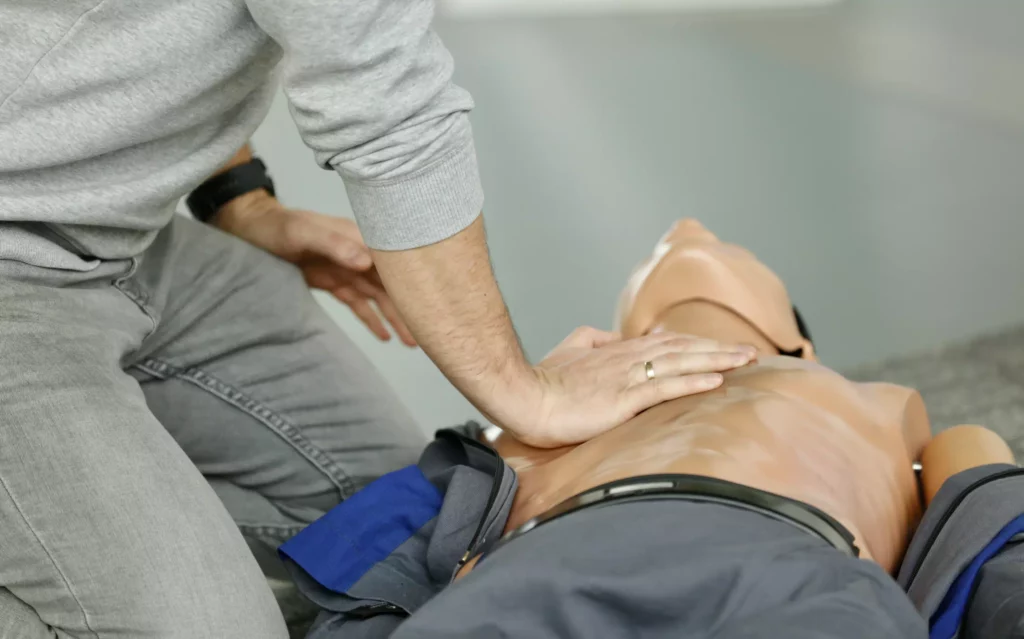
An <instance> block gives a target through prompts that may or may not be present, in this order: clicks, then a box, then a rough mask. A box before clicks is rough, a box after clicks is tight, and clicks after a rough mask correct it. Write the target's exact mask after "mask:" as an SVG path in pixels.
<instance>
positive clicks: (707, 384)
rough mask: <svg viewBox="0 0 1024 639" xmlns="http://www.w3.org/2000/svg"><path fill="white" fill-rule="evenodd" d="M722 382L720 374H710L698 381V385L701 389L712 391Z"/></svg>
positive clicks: (722, 378)
mask: <svg viewBox="0 0 1024 639" xmlns="http://www.w3.org/2000/svg"><path fill="white" fill-rule="evenodd" d="M724 381H725V378H724V377H722V375H721V374H720V373H711V374H710V375H705V376H704V378H703V379H701V380H700V385H701V388H707V389H712V388H718V387H719V386H721V385H722V382H724Z"/></svg>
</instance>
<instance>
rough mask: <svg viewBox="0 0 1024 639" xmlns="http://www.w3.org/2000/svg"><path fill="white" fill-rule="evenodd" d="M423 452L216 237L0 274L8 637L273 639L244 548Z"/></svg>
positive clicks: (287, 300)
mask: <svg viewBox="0 0 1024 639" xmlns="http://www.w3.org/2000/svg"><path fill="white" fill-rule="evenodd" d="M3 231H4V229H3V228H2V226H0V242H2V241H3ZM54 250H55V251H58V250H66V249H63V248H58V246H57V245H56V244H55V248H54ZM424 445H425V438H424V435H423V434H422V433H420V432H419V430H418V429H417V428H416V427H415V425H414V423H413V421H412V420H411V419H410V418H409V416H408V415H407V414H406V413H405V411H404V409H403V408H402V407H401V404H400V403H399V402H398V401H397V399H396V398H395V397H394V396H393V395H392V393H391V392H390V390H389V389H388V387H387V385H386V384H385V383H384V382H383V381H382V380H381V379H380V377H379V376H378V374H377V373H376V372H375V371H374V369H373V367H372V365H371V364H370V363H369V362H368V361H367V360H366V359H365V358H364V357H363V356H362V355H361V354H360V353H359V352H358V350H357V349H356V348H355V347H354V346H353V344H352V343H351V342H349V341H348V340H347V339H346V338H345V336H344V335H343V334H342V333H341V332H340V330H339V329H338V328H337V326H336V325H335V324H334V323H333V322H331V321H330V319H329V318H328V317H327V316H326V315H325V314H324V313H323V312H322V310H321V309H320V308H319V307H318V305H317V304H316V302H315V301H314V300H313V298H312V297H311V295H310V293H309V291H308V289H307V287H306V286H305V283H304V282H303V281H302V278H301V276H300V274H299V273H298V272H297V271H296V270H295V269H294V268H292V267H291V266H289V265H286V264H284V263H282V262H280V261H278V260H276V259H274V258H272V257H271V256H269V255H268V254H265V253H263V252H261V251H259V250H257V249H255V248H253V247H250V246H249V245H247V244H245V243H243V242H240V241H238V240H236V239H234V238H232V237H229V236H227V235H225V234H222V233H220V232H218V231H216V230H213V229H210V228H207V227H205V226H202V225H200V224H198V223H196V222H193V221H191V220H188V219H185V218H180V217H176V218H175V220H174V222H173V223H172V224H171V225H170V226H169V227H168V228H166V229H164V231H162V232H161V234H160V235H159V236H158V238H157V240H156V242H155V243H154V244H153V245H152V247H151V248H150V249H149V250H147V251H146V253H145V254H143V255H142V256H140V257H139V258H137V259H133V260H123V261H105V262H102V263H100V264H99V265H98V266H97V267H96V268H93V269H92V270H90V271H87V272H84V271H74V270H58V269H53V268H47V267H46V265H39V264H36V265H29V264H24V263H21V262H14V261H10V260H7V261H4V260H0V637H3V638H4V639H7V638H12V637H17V638H19V639H22V638H26V639H28V638H30V639H37V638H42V637H82V638H84V637H93V638H107V637H161V638H164V637H181V638H183V639H184V638H188V639H200V638H205V637H209V638H211V639H214V638H215V639H232V638H238V639H243V638H244V639H263V638H281V637H285V636H286V631H285V628H284V624H283V621H282V617H281V614H280V612H279V610H278V607H277V605H276V603H275V601H274V599H273V596H272V594H271V592H270V589H269V587H268V585H267V582H266V580H265V579H264V577H263V574H262V571H261V569H260V565H259V564H258V563H257V561H256V560H255V558H254V554H253V552H252V551H251V550H250V548H251V549H253V550H256V551H257V554H259V551H260V550H261V549H263V550H264V551H266V552H264V554H265V555H266V556H272V553H271V552H270V550H271V549H272V548H273V547H275V546H276V545H277V544H279V543H280V542H281V541H283V540H285V539H287V538H288V537H290V536H291V535H293V534H294V533H295V532H297V531H298V530H299V529H300V528H302V527H303V526H304V525H305V524H307V523H309V522H311V521H312V520H314V519H315V518H317V517H318V516H319V515H320V514H322V513H323V512H325V511H326V510H328V509H330V508H331V507H332V506H334V505H336V504H337V503H338V502H339V501H340V500H343V499H345V498H346V497H347V496H348V495H350V494H352V493H353V492H354V491H355V490H357V489H358V488H359V487H360V486H362V485H363V484H365V483H368V482H369V481H371V480H372V479H374V478H376V477H378V476H380V475H381V474H383V473H385V472H388V471H390V470H393V469H395V468H398V467H401V466H404V465H407V464H410V463H414V462H415V461H416V458H417V457H418V455H419V453H420V452H421V450H422V448H423V446H424Z"/></svg>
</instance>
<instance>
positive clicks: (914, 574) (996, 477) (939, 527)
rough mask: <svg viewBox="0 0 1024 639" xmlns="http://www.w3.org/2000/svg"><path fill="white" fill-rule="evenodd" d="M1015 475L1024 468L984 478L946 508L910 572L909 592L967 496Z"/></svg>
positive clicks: (1023, 472)
mask: <svg viewBox="0 0 1024 639" xmlns="http://www.w3.org/2000/svg"><path fill="white" fill-rule="evenodd" d="M1015 475H1024V468H1012V469H1009V470H1004V471H1000V472H998V473H996V474H994V475H989V476H987V477H982V478H981V479H979V480H977V481H975V482H974V483H973V484H970V485H969V486H967V488H965V489H964V490H962V491H961V492H960V494H959V495H957V497H956V499H954V500H953V502H952V503H951V504H950V505H949V507H947V508H946V511H945V512H944V513H942V517H941V518H940V519H939V523H938V525H937V526H936V527H935V528H934V529H933V530H932V534H931V535H929V537H928V541H927V542H925V545H924V547H923V548H922V551H921V553H920V557H919V558H918V560H917V563H916V564H915V565H914V569H913V570H912V571H911V572H910V576H909V577H908V578H907V590H909V589H910V586H911V585H913V583H914V579H916V578H917V573H918V572H920V570H921V566H922V565H923V564H924V560H925V558H926V557H928V553H929V551H931V548H932V546H934V545H935V541H936V540H937V539H938V538H939V535H940V534H941V533H942V529H943V528H944V527H945V526H946V522H948V521H949V519H950V518H951V517H952V516H953V513H954V512H956V509H957V508H959V507H960V504H962V503H963V501H964V500H965V499H967V496H968V495H970V494H971V493H972V492H974V491H975V490H977V489H979V488H981V487H982V486H984V485H985V484H989V483H991V482H994V481H997V480H1000V479H1005V478H1006V477H1013V476H1015Z"/></svg>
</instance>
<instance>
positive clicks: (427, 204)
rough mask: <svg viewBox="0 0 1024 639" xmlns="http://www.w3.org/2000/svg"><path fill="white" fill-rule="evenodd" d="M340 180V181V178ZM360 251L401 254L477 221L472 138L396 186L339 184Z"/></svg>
mask: <svg viewBox="0 0 1024 639" xmlns="http://www.w3.org/2000/svg"><path fill="white" fill-rule="evenodd" d="M343 177H344V176H343ZM345 189H346V191H347V192H348V199H349V202H350V203H351V204H352V211H353V212H354V213H355V216H356V220H358V221H359V230H360V231H361V232H362V234H363V240H364V241H365V242H366V245H367V246H369V247H370V248H373V249H378V250H382V251H401V250H405V249H411V248H418V247H420V246H426V245H428V244H434V243H436V242H440V241H441V240H445V239H448V238H449V237H451V236H453V235H455V234H456V233H458V232H459V231H461V230H463V229H464V228H466V227H467V226H469V225H470V224H471V223H472V222H473V220H475V219H476V218H477V216H479V215H480V212H481V211H482V210H483V205H484V192H483V187H482V186H481V184H480V171H479V169H478V167H477V162H476V149H475V147H474V146H473V138H472V136H467V139H466V140H465V141H464V142H463V144H462V146H460V147H458V148H456V149H455V150H454V151H452V152H450V153H449V154H448V155H447V156H446V157H445V158H444V159H442V160H441V161H440V162H437V163H435V164H432V165H430V166H428V167H426V168H424V169H422V170H420V171H418V172H416V173H414V174H413V175H410V176H408V177H406V178H403V179H401V180H396V181H393V182H384V183H374V182H359V181H355V180H345Z"/></svg>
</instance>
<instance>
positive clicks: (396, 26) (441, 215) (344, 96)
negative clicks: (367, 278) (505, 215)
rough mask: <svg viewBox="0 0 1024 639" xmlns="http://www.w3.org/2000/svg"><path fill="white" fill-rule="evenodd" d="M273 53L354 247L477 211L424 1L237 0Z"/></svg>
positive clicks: (437, 228) (461, 112) (443, 56)
mask: <svg viewBox="0 0 1024 639" xmlns="http://www.w3.org/2000/svg"><path fill="white" fill-rule="evenodd" d="M247 4H248V6H249V10H250V12H251V13H252V15H253V18H254V19H255V20H256V22H257V23H258V24H259V25H260V27H261V28H262V29H263V30H264V31H266V32H267V34H269V35H270V37H271V38H273V39H274V40H276V41H277V42H278V44H280V45H281V47H282V48H283V49H284V51H285V59H284V77H283V81H284V90H285V94H286V95H287V97H288V102H289V106H290V109H291V113H292V117H293V118H294V119H295V123H296V124H297V125H298V128H299V131H300V133H301V134H302V137H303V139H304V140H305V142H306V144H307V145H309V147H310V148H312V149H313V151H314V152H315V154H316V158H317V162H318V163H319V164H320V165H321V166H323V167H325V168H333V169H335V170H336V171H337V172H338V173H339V174H340V175H341V177H342V179H343V180H344V181H345V188H346V190H347V192H348V196H349V200H350V201H351V204H352V209H353V211H354V212H355V215H356V219H357V221H358V222H359V226H360V230H361V231H362V233H363V237H364V239H365V240H366V243H367V244H368V245H369V246H370V247H371V248H375V249H381V250H402V249H408V248H415V247H419V246H425V245H427V244H432V243H435V242H439V241H441V240H443V239H446V238H448V237H450V236H452V235H454V234H456V233H458V232H459V231H461V230H462V229H464V228H465V227H466V226H468V225H469V224H470V223H471V222H472V221H473V220H474V219H476V217H477V216H478V215H479V214H480V211H481V208H482V206H483V189H482V187H481V185H480V176H479V171H478V169H477V164H476V152H475V149H474V146H473V134H472V130H471V129H470V125H469V119H468V112H469V110H470V109H472V107H473V101H472V98H471V97H470V96H469V94H468V93H467V92H466V91H464V90H463V89H461V88H459V87H457V86H455V85H454V84H452V82H451V76H452V68H453V63H452V58H451V55H449V53H448V51H447V50H446V49H445V47H444V44H443V43H442V42H441V40H440V38H438V36H437V34H435V33H434V31H433V29H432V28H431V20H432V19H433V15H434V2H433V0H247Z"/></svg>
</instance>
